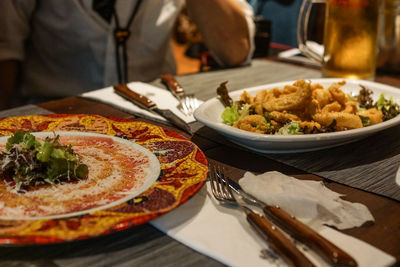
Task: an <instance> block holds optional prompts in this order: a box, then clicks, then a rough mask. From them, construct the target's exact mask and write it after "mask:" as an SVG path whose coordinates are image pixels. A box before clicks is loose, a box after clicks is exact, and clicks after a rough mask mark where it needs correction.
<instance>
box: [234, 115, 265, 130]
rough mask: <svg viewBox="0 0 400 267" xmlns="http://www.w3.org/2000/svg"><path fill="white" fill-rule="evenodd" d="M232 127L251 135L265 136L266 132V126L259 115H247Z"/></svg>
mask: <svg viewBox="0 0 400 267" xmlns="http://www.w3.org/2000/svg"><path fill="white" fill-rule="evenodd" d="M233 127H235V128H239V129H241V130H245V131H248V132H253V133H261V134H265V133H266V132H267V131H268V130H269V127H268V124H267V122H266V120H265V118H264V117H263V116H261V115H248V116H246V117H244V118H242V119H240V120H238V121H236V122H235V123H234V124H233Z"/></svg>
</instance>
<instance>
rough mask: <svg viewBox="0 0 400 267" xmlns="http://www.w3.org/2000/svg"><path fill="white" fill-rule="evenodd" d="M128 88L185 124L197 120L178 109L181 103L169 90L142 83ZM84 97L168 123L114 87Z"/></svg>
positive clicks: (95, 91)
mask: <svg viewBox="0 0 400 267" xmlns="http://www.w3.org/2000/svg"><path fill="white" fill-rule="evenodd" d="M127 86H128V87H129V88H130V89H132V90H134V91H135V92H137V93H139V94H142V95H145V96H146V97H147V98H150V99H151V100H152V101H154V102H155V103H156V104H157V106H158V108H160V109H169V110H171V111H172V112H173V113H175V114H176V115H177V116H179V117H180V118H181V119H182V120H184V121H185V122H187V123H190V122H193V121H195V118H194V117H193V116H186V115H185V114H184V113H182V111H180V110H179V109H178V105H179V101H178V100H177V99H176V98H175V97H174V96H173V95H172V94H171V93H170V92H169V91H168V90H164V89H161V88H158V87H156V86H152V85H150V84H146V83H142V82H131V83H128V84H127ZM82 97H86V98H89V99H93V100H96V101H100V102H103V103H106V104H109V105H111V106H114V107H116V108H119V109H121V110H123V111H125V112H128V113H132V114H135V115H139V116H143V117H147V118H149V119H155V120H159V121H162V122H165V121H166V119H165V118H163V117H161V116H160V115H158V114H156V113H153V112H150V111H147V110H145V109H143V108H141V107H139V106H137V105H135V104H133V103H132V102H130V101H128V100H126V99H125V98H123V97H121V96H119V95H118V94H116V93H114V89H113V88H112V87H106V88H103V89H99V90H94V91H90V92H87V93H84V94H82ZM199 102H200V103H202V101H200V100H199Z"/></svg>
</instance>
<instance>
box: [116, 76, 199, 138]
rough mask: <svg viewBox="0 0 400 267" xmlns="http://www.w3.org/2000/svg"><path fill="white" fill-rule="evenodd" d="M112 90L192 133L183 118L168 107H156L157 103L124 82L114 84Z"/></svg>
mask: <svg viewBox="0 0 400 267" xmlns="http://www.w3.org/2000/svg"><path fill="white" fill-rule="evenodd" d="M114 91H115V92H116V93H117V94H118V95H120V96H122V97H123V98H125V99H127V100H129V101H131V102H133V103H134V104H136V105H138V106H140V107H142V108H145V109H147V110H150V111H153V112H155V113H157V114H159V115H160V116H162V117H164V118H165V119H167V120H168V121H169V122H171V123H172V124H173V125H175V126H176V127H178V128H179V129H181V130H184V131H185V132H187V133H189V134H190V135H193V133H192V129H191V128H190V126H189V124H187V123H186V122H185V121H184V120H182V119H181V118H179V117H178V116H177V115H175V113H173V112H172V111H170V110H168V109H160V108H158V106H157V104H156V103H154V102H153V101H152V100H151V99H149V98H147V97H146V96H144V95H141V94H139V93H137V92H135V91H133V90H131V89H130V88H129V87H128V86H127V85H126V84H118V85H114Z"/></svg>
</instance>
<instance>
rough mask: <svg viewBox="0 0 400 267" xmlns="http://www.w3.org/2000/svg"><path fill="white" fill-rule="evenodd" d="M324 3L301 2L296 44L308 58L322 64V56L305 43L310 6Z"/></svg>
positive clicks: (306, 0) (318, 0) (316, 0)
mask: <svg viewBox="0 0 400 267" xmlns="http://www.w3.org/2000/svg"><path fill="white" fill-rule="evenodd" d="M324 3H326V0H303V2H302V4H301V7H300V12H299V18H298V21H297V42H298V45H299V49H300V51H301V52H302V53H303V54H304V55H306V56H307V57H308V58H310V59H312V60H314V61H316V62H318V63H322V57H323V54H322V53H321V52H320V51H317V50H316V49H315V48H313V47H312V46H310V45H309V42H310V41H307V37H308V21H309V19H310V13H311V8H312V5H313V4H324Z"/></svg>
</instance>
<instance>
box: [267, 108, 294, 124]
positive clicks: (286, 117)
mask: <svg viewBox="0 0 400 267" xmlns="http://www.w3.org/2000/svg"><path fill="white" fill-rule="evenodd" d="M269 116H271V119H273V120H275V121H277V122H279V123H287V122H288V121H301V119H300V117H299V116H297V115H295V114H291V113H288V112H287V111H282V112H279V111H272V112H270V113H269Z"/></svg>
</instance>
